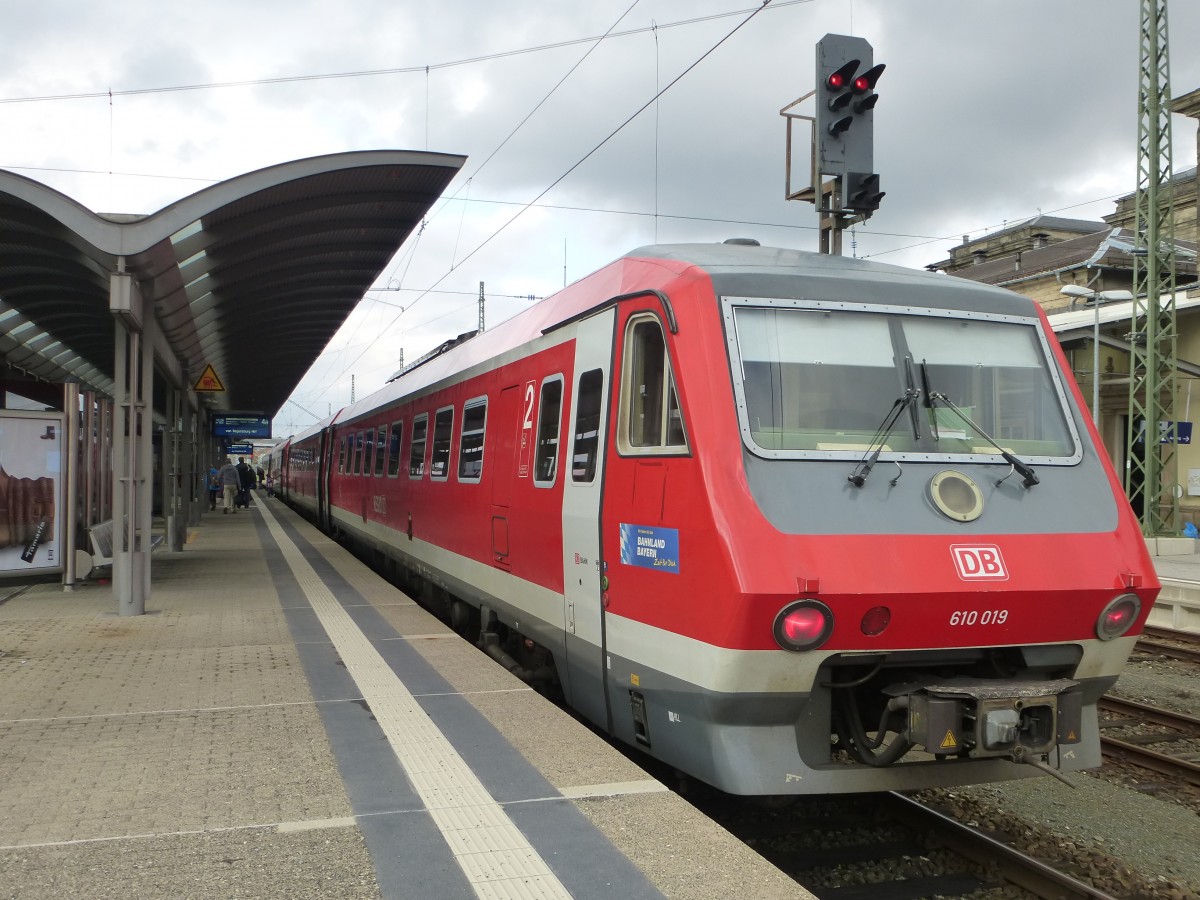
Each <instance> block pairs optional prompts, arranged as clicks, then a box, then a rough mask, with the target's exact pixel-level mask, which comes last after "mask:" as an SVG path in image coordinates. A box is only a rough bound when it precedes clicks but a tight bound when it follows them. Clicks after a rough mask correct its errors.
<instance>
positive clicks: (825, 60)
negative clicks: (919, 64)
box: [779, 34, 885, 255]
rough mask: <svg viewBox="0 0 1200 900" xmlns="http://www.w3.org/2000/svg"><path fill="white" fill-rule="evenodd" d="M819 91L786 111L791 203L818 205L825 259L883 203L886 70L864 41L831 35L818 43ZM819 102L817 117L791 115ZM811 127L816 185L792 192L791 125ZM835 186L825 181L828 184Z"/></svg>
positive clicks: (821, 244)
mask: <svg viewBox="0 0 1200 900" xmlns="http://www.w3.org/2000/svg"><path fill="white" fill-rule="evenodd" d="M816 63H817V66H816V76H817V77H816V80H817V89H816V90H815V91H810V92H809V93H807V94H805V95H804V96H803V97H801V98H800V99H799V100H796V101H794V102H793V103H791V104H789V105H788V106H785V107H784V108H783V109H781V110H780V111H779V112H780V115H782V116H783V117H784V118H786V119H787V120H788V122H787V126H788V131H787V187H786V191H787V199H789V200H807V201H808V202H810V203H814V204H816V207H817V213H818V215H819V216H820V221H821V240H820V249H821V252H822V253H832V254H835V255H840V254H841V252H842V232H843V231H844V230H845V229H847V228H849V227H850V226H851V225H854V224H855V223H857V222H862V221H865V220H866V219H869V218H870V217H871V215H872V214H873V213H874V212H875V210H877V209H879V203H880V201H881V200H882V199H883V196H884V192H883V191H882V190H880V187H879V175H878V173H876V172H875V163H874V156H875V137H874V134H873V128H874V118H875V115H874V110H875V104H876V103H878V102H879V95H878V94H877V93H875V85H876V84H877V83H878V81H879V76H880V75H882V74H883V70H884V68H885V66H884V64H883V63H879V64H876V63H875V61H874V51H873V49H872V47H871V45H870V44H869V43H868V42H867V41H866V40H864V39H863V38H858V37H850V36H849V35H844V34H827V35H825V37H823V38H821V40H819V41H817V47H816ZM814 95H815V96H816V100H817V103H816V107H817V108H816V115H815V116H805V115H800V114H799V113H795V112H792V110H793V109H794V108H795V107H797V106H799V105H800V104H801V103H803V102H804V101H805V100H807V99H808V98H810V97H813V96H814ZM796 119H804V120H807V121H810V122H812V181H811V184H810V185H809V186H808V187H806V188H802V189H801V190H799V191H795V192H793V191H792V187H791V165H792V123H793V121H794V120H796ZM827 178H828V179H830V180H828V181H827V180H826V179H827Z"/></svg>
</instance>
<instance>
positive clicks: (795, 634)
mask: <svg viewBox="0 0 1200 900" xmlns="http://www.w3.org/2000/svg"><path fill="white" fill-rule="evenodd" d="M774 633H775V643H777V644H778V645H779V646H780V647H782V648H783V649H784V650H792V651H794V652H797V653H799V652H801V651H803V650H813V649H815V648H816V647H820V646H821V645H822V644H823V643H825V641H827V640H828V639H829V635H831V634H833V613H832V612H830V610H829V607H828V606H826V605H825V604H824V603H822V602H821V601H820V600H796V601H795V602H793V603H789V604H788V605H787V606H785V607H784V608H783V609H781V610H780V611H779V614H778V615H776V616H775V627H774Z"/></svg>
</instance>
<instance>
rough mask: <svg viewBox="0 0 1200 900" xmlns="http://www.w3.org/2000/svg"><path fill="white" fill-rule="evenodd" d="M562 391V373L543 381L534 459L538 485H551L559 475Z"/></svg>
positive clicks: (534, 470)
mask: <svg viewBox="0 0 1200 900" xmlns="http://www.w3.org/2000/svg"><path fill="white" fill-rule="evenodd" d="M562 393H563V378H562V376H561V375H552V376H551V377H550V378H547V379H546V380H545V381H543V382H542V397H541V400H540V402H539V404H538V426H537V450H536V453H535V455H534V461H533V483H534V486H536V487H549V486H550V485H552V484H554V480H555V478H556V477H557V476H558V434H559V428H560V427H561V425H562Z"/></svg>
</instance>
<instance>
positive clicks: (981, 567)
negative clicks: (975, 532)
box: [950, 544, 1008, 581]
mask: <svg viewBox="0 0 1200 900" xmlns="http://www.w3.org/2000/svg"><path fill="white" fill-rule="evenodd" d="M950 553H951V555H953V557H954V567H955V568H956V569H958V577H959V578H961V579H963V580H964V581H977V580H979V579H982V578H987V579H990V580H992V581H1007V580H1008V569H1007V568H1005V566H1004V557H1003V556H1001V555H1000V548H999V547H997V546H996V545H995V544H951V545H950Z"/></svg>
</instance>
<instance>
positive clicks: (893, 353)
mask: <svg viewBox="0 0 1200 900" xmlns="http://www.w3.org/2000/svg"><path fill="white" fill-rule="evenodd" d="M742 302H743V303H744V302H759V303H772V305H771V306H758V305H754V306H750V305H740V304H727V306H726V315H727V316H729V317H731V324H732V325H733V328H732V333H733V335H734V336H735V341H734V342H733V344H732V349H733V353H734V354H735V356H736V358H735V359H734V360H733V363H734V366H733V369H734V372H735V375H737V376H740V377H738V378H735V381H737V382H739V383H737V384H735V387H736V389H737V394H738V404H739V413H740V415H741V418H742V430H743V433H744V435H745V436H746V438H747V440H748V442H749V443H750V446H751V448H752V449H753V450H754V451H755V452H757V453H759V454H760V455H766V456H784V457H791V456H800V455H802V456H810V457H811V456H813V455H820V456H825V457H828V458H840V457H842V456H854V455H855V454H861V453H863V452H864V451H865V450H866V449H867V448H868V446H870V444H871V441H872V438H873V437H874V436H875V434H876V432H877V431H878V430H879V428H880V426H881V424H882V423H883V422H884V420H885V419H886V418H887V417H888V413H889V411H890V410H891V409H892V408H893V404H894V403H896V402H897V401H898V400H900V399H902V398H903V397H904V396H905V394H906V391H909V390H912V389H913V388H916V389H918V390H920V391H921V393H920V395H919V399H917V400H916V402H915V404H914V408H915V411H916V415H912V416H910V415H909V414H907V413H906V414H905V415H903V416H900V417H899V418H898V419H897V420H896V422H895V425H894V427H893V428H892V429H891V430H890V432H889V433H888V434H887V437H886V439H885V440H884V446H883V452H884V453H893V454H899V457H897V458H909V459H913V458H925V457H928V456H930V455H936V456H938V457H944V456H945V455H953V456H956V457H960V458H978V459H980V461H987V460H985V458H986V457H992V458H993V459H994V458H995V457H996V456H998V454H999V452H1000V451H999V450H997V449H996V447H994V446H992V445H991V444H989V443H988V441H987V440H986V439H985V438H984V437H982V436H981V434H980V433H979V431H978V430H976V428H974V427H972V424H971V423H974V425H977V426H978V428H979V429H982V430H983V431H985V432H986V433H987V434H988V435H989V436H991V437H993V438H995V440H996V441H997V442H998V443H999V444H1000V445H1001V446H1002V447H1003V448H1004V449H1005V450H1006V451H1008V452H1010V453H1014V454H1017V455H1019V456H1021V458H1023V459H1027V460H1034V461H1039V462H1050V461H1054V462H1066V461H1071V460H1073V459H1077V458H1078V455H1077V447H1078V441H1077V440H1076V437H1075V431H1074V427H1073V425H1072V424H1071V421H1070V418H1069V416H1068V415H1067V409H1066V398H1065V395H1064V393H1063V390H1062V387H1061V385H1060V384H1059V382H1058V380H1057V378H1056V376H1055V374H1054V371H1053V370H1052V368H1051V367H1050V366H1049V365H1048V363H1047V348H1046V346H1045V343H1044V341H1043V339H1042V337H1041V331H1040V329H1039V328H1037V326H1036V324H1035V323H1034V322H1033V321H1032V320H1030V319H1022V318H1016V317H1012V316H1000V315H989V314H970V315H967V314H963V313H960V312H950V311H930V312H929V313H922V314H918V313H914V312H912V311H910V310H908V309H905V310H898V309H896V308H894V307H883V308H881V307H869V306H866V305H862V306H853V307H852V306H849V305H847V304H837V305H836V306H835V305H833V304H828V305H820V304H814V305H813V306H812V307H811V308H797V307H796V305H795V304H794V303H793V302H791V301H784V302H787V303H788V306H787V307H786V308H784V307H782V306H780V305H777V304H778V303H779V301H774V302H772V301H742ZM930 393H936V394H940V395H942V397H944V398H945V399H946V400H948V401H950V404H953V406H956V407H958V409H959V410H961V411H962V413H963V414H965V417H966V419H969V420H970V423H969V422H967V421H966V420H965V419H964V416H960V415H958V414H957V413H956V412H955V411H954V410H953V409H952V408H950V405H949V404H946V403H934V404H932V405H930V404H928V403H927V402H926V401H927V399H928V395H929V394H930Z"/></svg>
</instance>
